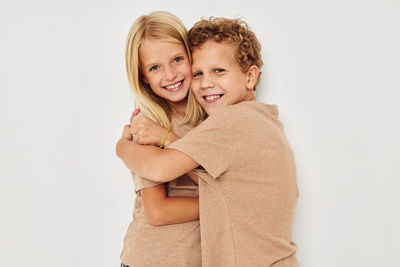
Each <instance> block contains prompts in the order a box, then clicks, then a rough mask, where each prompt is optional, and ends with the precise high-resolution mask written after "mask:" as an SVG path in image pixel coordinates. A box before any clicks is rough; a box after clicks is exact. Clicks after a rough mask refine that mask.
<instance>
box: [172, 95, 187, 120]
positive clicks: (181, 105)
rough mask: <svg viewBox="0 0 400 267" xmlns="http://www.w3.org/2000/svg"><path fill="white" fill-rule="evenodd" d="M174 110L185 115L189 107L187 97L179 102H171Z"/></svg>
mask: <svg viewBox="0 0 400 267" xmlns="http://www.w3.org/2000/svg"><path fill="white" fill-rule="evenodd" d="M169 105H170V107H171V110H172V112H175V113H178V114H179V115H182V116H185V114H186V107H187V98H185V99H184V100H182V101H179V102H169Z"/></svg>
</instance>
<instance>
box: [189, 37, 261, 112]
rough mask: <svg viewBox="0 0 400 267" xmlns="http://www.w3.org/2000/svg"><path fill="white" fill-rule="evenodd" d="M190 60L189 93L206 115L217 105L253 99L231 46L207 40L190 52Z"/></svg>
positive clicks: (247, 78)
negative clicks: (191, 60) (190, 83)
mask: <svg viewBox="0 0 400 267" xmlns="http://www.w3.org/2000/svg"><path fill="white" fill-rule="evenodd" d="M192 58H193V65H192V72H193V81H192V90H193V93H194V95H195V96H196V99H197V101H198V102H199V103H200V105H201V106H202V107H203V109H204V110H205V111H206V112H207V114H211V113H213V112H214V111H215V110H216V109H217V108H218V107H221V106H227V105H233V104H237V103H239V102H242V101H246V100H255V96H254V91H253V88H254V84H253V86H251V83H249V72H246V73H244V72H242V70H241V68H240V65H239V63H238V62H237V60H236V58H235V49H234V47H233V46H232V45H231V44H229V43H226V42H215V41H214V40H211V39H210V40H208V41H206V42H205V43H204V44H202V45H201V46H200V47H196V48H195V49H194V50H193V53H192ZM257 73H258V72H257ZM250 80H251V79H250Z"/></svg>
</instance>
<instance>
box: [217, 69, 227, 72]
mask: <svg viewBox="0 0 400 267" xmlns="http://www.w3.org/2000/svg"><path fill="white" fill-rule="evenodd" d="M223 71H225V70H224V69H215V72H216V73H220V72H223Z"/></svg>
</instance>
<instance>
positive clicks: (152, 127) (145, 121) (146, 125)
mask: <svg viewBox="0 0 400 267" xmlns="http://www.w3.org/2000/svg"><path fill="white" fill-rule="evenodd" d="M135 112H136V110H135V111H134V113H133V114H132V117H131V127H130V132H131V133H132V135H133V138H134V140H135V141H136V142H138V143H139V144H141V145H154V146H160V145H161V143H162V142H163V140H164V137H165V134H166V133H167V129H165V128H164V127H162V126H160V125H159V124H158V123H156V122H154V121H152V120H151V119H149V118H147V117H145V116H142V117H139V118H135V117H136V115H137V114H138V113H139V112H136V114H135ZM170 134H171V133H170Z"/></svg>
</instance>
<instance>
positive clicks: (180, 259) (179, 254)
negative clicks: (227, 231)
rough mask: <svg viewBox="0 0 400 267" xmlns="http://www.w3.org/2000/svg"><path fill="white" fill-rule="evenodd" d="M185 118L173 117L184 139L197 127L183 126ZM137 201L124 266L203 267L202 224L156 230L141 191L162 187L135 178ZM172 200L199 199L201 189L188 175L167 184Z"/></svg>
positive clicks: (158, 228) (125, 246) (175, 125)
mask: <svg viewBox="0 0 400 267" xmlns="http://www.w3.org/2000/svg"><path fill="white" fill-rule="evenodd" d="M182 120H183V117H181V116H179V115H174V116H172V119H171V131H172V132H174V133H175V134H176V135H178V136H183V135H184V134H185V133H187V132H188V131H189V130H190V129H192V128H193V127H191V126H189V125H183V126H179V123H180V122H181V121H182ZM133 181H134V185H135V192H136V194H137V195H136V199H135V208H134V211H133V221H132V222H131V224H130V225H129V227H128V231H127V233H126V236H125V239H124V248H123V250H122V252H121V262H123V263H124V264H126V265H129V266H132V267H145V266H149V267H153V266H166V267H168V266H171V267H177V266H181V267H192V266H194V267H196V266H201V244H200V225H199V221H198V220H197V221H192V222H187V223H180V224H171V225H164V226H153V225H151V224H149V223H148V222H147V220H146V216H145V211H144V206H143V199H142V197H141V195H140V190H141V189H143V188H148V187H153V186H155V185H158V184H160V183H156V182H152V181H150V180H148V179H145V178H143V177H139V176H137V175H133ZM167 190H168V196H185V197H198V187H197V185H196V184H195V183H194V182H193V181H192V180H191V179H190V178H189V177H187V176H186V175H184V176H181V177H180V178H178V179H176V180H173V181H171V182H169V183H167Z"/></svg>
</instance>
